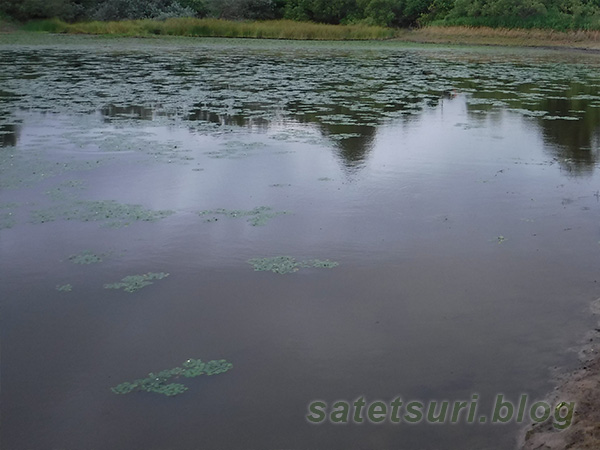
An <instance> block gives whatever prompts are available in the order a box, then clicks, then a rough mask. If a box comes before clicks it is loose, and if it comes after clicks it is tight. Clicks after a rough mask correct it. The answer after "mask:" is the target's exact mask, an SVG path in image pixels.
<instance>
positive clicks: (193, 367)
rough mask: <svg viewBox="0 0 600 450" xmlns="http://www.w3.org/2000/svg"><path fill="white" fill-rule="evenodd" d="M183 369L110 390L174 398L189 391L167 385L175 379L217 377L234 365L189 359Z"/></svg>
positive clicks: (155, 375)
mask: <svg viewBox="0 0 600 450" xmlns="http://www.w3.org/2000/svg"><path fill="white" fill-rule="evenodd" d="M182 366H183V367H175V368H173V369H168V370H162V371H160V372H157V373H152V372H151V373H149V374H148V376H147V377H146V378H140V379H137V380H134V381H131V382H128V381H126V382H124V383H121V384H119V385H118V386H115V387H112V388H110V390H111V391H113V392H114V393H115V394H129V393H130V392H133V391H146V392H155V393H157V394H163V395H167V396H169V397H172V396H174V395H177V394H181V393H182V392H185V391H187V390H188V388H187V386H184V385H183V384H181V383H167V381H168V380H170V379H171V378H175V377H186V378H193V377H197V376H200V375H209V376H210V375H217V374H220V373H224V372H227V371H228V370H230V369H231V368H232V367H233V364H231V363H230V362H227V361H226V360H224V359H219V360H212V361H208V362H202V361H201V360H199V359H188V360H187V361H186V362H184V363H183V364H182Z"/></svg>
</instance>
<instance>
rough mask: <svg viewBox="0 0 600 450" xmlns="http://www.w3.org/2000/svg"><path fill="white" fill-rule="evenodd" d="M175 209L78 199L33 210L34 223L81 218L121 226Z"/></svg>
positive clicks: (161, 217)
mask: <svg viewBox="0 0 600 450" xmlns="http://www.w3.org/2000/svg"><path fill="white" fill-rule="evenodd" d="M174 213H175V211H169V210H163V211H154V210H151V209H146V208H144V207H143V206H142V205H129V204H123V203H118V202H116V201H114V200H104V201H90V200H82V201H76V202H73V203H72V204H69V205H64V206H62V207H58V206H54V207H52V208H47V209H38V210H36V211H33V212H32V222H33V223H45V222H54V221H55V220H59V219H62V220H80V221H82V222H104V223H105V225H107V226H110V227H114V228H120V227H124V226H127V225H129V224H130V223H131V222H136V221H143V222H155V221H157V220H160V219H164V218H165V217H168V216H170V215H171V214H174Z"/></svg>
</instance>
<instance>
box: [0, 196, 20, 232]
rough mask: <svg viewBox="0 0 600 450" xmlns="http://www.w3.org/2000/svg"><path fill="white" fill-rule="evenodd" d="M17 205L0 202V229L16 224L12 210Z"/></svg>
mask: <svg viewBox="0 0 600 450" xmlns="http://www.w3.org/2000/svg"><path fill="white" fill-rule="evenodd" d="M18 206H19V205H18V204H17V203H4V204H0V230H7V229H9V228H12V227H14V226H15V225H16V224H17V221H16V219H15V216H14V210H15V209H16V208H17V207H18Z"/></svg>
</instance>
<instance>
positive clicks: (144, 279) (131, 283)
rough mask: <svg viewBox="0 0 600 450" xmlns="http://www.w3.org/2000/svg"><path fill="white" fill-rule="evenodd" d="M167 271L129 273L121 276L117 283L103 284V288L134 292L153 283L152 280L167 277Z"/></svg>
mask: <svg viewBox="0 0 600 450" xmlns="http://www.w3.org/2000/svg"><path fill="white" fill-rule="evenodd" d="M168 276H169V274H168V273H164V272H160V273H152V272H148V273H145V274H143V275H129V276H127V277H125V278H123V279H122V280H121V281H120V282H119V283H111V284H105V285H104V288H105V289H123V290H124V291H126V292H135V291H137V290H139V289H141V288H143V287H146V286H149V285H151V284H153V282H152V280H162V279H163V278H166V277H168Z"/></svg>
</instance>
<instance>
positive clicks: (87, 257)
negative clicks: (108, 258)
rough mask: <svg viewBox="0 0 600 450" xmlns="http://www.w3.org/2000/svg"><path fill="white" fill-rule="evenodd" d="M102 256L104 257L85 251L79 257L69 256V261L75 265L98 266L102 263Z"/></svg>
mask: <svg viewBox="0 0 600 450" xmlns="http://www.w3.org/2000/svg"><path fill="white" fill-rule="evenodd" d="M102 256H104V255H96V254H95V253H94V252H92V251H90V250H84V251H83V252H81V253H79V254H78V255H71V256H69V261H71V262H72V263H73V264H96V263H101V262H102Z"/></svg>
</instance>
